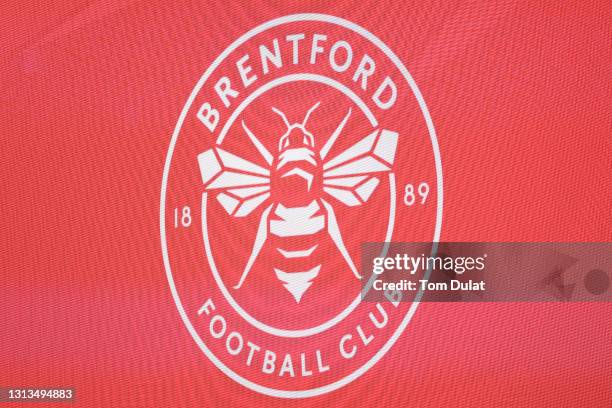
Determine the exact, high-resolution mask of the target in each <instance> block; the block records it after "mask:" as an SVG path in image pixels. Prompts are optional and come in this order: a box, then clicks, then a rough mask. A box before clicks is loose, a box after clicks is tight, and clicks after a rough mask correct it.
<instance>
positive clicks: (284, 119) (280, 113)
mask: <svg viewBox="0 0 612 408" xmlns="http://www.w3.org/2000/svg"><path fill="white" fill-rule="evenodd" d="M272 111H274V113H276V114H277V115H279V116H280V117H281V118H283V122H285V125H286V126H287V129H289V128H290V127H291V125H290V124H289V121H288V120H287V116H285V114H284V113H283V112H281V111H280V110H279V109H276V108H275V107H272Z"/></svg>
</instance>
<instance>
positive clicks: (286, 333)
mask: <svg viewBox="0 0 612 408" xmlns="http://www.w3.org/2000/svg"><path fill="white" fill-rule="evenodd" d="M297 81H312V82H318V83H322V84H325V85H327V86H330V87H332V88H334V89H336V90H338V91H340V92H342V93H343V94H344V95H345V96H346V97H347V98H349V99H350V100H352V101H353V103H355V104H356V105H357V106H358V107H359V109H361V110H362V112H363V113H364V115H365V116H366V117H367V119H368V121H369V122H370V124H371V125H372V127H373V128H376V127H377V126H378V121H377V120H376V118H375V117H374V114H373V113H372V111H371V110H370V108H369V107H368V106H367V105H366V104H365V103H364V102H363V100H362V99H361V98H360V97H359V96H357V95H356V94H355V93H354V92H353V91H352V90H350V89H348V88H347V87H346V86H345V85H344V84H341V83H339V82H338V81H336V80H335V79H332V78H329V77H326V76H323V75H318V74H310V73H303V72H302V73H297V74H289V75H285V76H282V77H280V78H276V79H274V80H272V81H270V82H267V83H266V84H265V85H262V86H260V87H259V88H257V89H256V90H255V91H253V93H251V94H250V95H249V96H248V97H247V98H246V99H245V100H244V101H242V102H241V103H240V105H238V107H237V108H236V109H235V110H234V111H233V112H232V114H231V115H230V117H229V119H228V120H227V122H225V124H224V125H223V129H222V130H221V132H220V133H219V137H218V138H217V146H220V145H221V143H223V140H224V138H225V136H226V135H227V132H228V131H229V129H230V127H231V126H232V125H233V123H234V122H235V120H236V118H237V117H238V116H239V115H240V114H241V113H242V111H243V110H244V109H246V107H247V106H248V105H250V104H251V103H252V102H253V101H254V100H255V99H257V98H258V97H260V96H261V95H263V94H264V93H265V92H267V91H269V90H271V89H273V88H275V87H277V86H280V85H284V84H286V83H291V82H297ZM206 196H207V193H203V194H202V207H201V208H202V236H203V239H204V250H205V251H206V257H207V260H208V265H209V266H210V269H211V271H212V274H213V277H214V278H215V281H216V282H217V286H219V289H220V290H221V293H222V294H223V297H225V300H227V302H228V303H229V304H230V306H231V307H232V308H233V309H234V310H235V311H236V312H237V313H238V314H239V315H240V317H242V318H243V319H244V320H246V321H247V322H248V323H250V324H251V325H252V326H254V327H255V328H257V329H259V330H261V331H263V332H265V333H267V334H270V335H273V336H278V337H290V338H299V337H307V336H313V335H315V334H319V333H322V332H324V331H326V330H328V329H330V328H332V327H334V326H335V325H337V324H338V323H340V322H341V321H342V320H344V319H345V318H346V317H347V316H348V315H350V314H351V313H352V312H353V310H355V309H356V308H357V306H359V304H360V303H361V298H362V296H363V294H362V292H361V291H360V292H359V293H358V294H357V296H356V297H355V299H353V300H352V301H351V303H349V305H348V306H347V307H346V308H344V309H343V310H342V311H341V312H340V313H338V314H337V315H336V316H334V317H333V318H331V319H329V320H327V321H325V322H323V323H321V324H318V325H316V326H311V327H307V328H305V329H283V328H280V327H275V326H271V325H269V324H266V323H264V322H262V321H260V320H258V319H256V318H255V317H253V316H252V315H251V314H250V313H249V312H247V311H246V310H244V308H243V307H242V306H240V304H239V303H238V302H237V301H236V299H234V297H233V296H232V295H231V293H230V292H229V291H228V290H227V286H225V283H224V282H223V279H221V275H220V274H219V271H218V269H217V265H216V262H215V259H214V257H213V254H212V249H211V244H210V239H209V236H208V221H207V213H206V208H207V205H206ZM396 198H397V197H396V193H395V178H394V177H393V173H390V174H389V220H388V223H387V231H386V233H385V242H388V241H390V240H391V237H392V236H393V226H394V225H395V200H396Z"/></svg>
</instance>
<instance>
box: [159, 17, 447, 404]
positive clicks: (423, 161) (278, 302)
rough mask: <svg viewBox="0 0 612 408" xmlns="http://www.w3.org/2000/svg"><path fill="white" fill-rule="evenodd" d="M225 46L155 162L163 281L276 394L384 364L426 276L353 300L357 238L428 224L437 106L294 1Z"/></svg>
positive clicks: (357, 280) (432, 231)
mask: <svg viewBox="0 0 612 408" xmlns="http://www.w3.org/2000/svg"><path fill="white" fill-rule="evenodd" d="M219 51H220V55H219V56H218V58H217V59H216V60H215V61H214V62H213V63H212V65H210V67H209V68H208V69H207V70H206V72H205V73H204V75H203V76H202V77H201V78H200V80H199V81H198V82H197V84H196V86H195V88H194V90H193V92H192V93H191V95H190V97H189V99H188V100H187V103H186V104H185V106H184V108H183V111H182V113H181V115H180V117H179V120H178V123H177V125H176V129H175V131H174V134H173V136H172V140H171V143H170V148H169V151H168V155H167V158H166V164H165V168H164V176H163V181H162V195H161V217H160V223H161V225H160V226H161V241H162V251H163V256H164V263H165V268H166V273H167V276H168V281H169V283H170V288H171V290H172V295H173V297H174V301H175V303H176V305H177V308H178V310H179V313H180V315H181V317H182V320H183V322H184V324H185V325H186V327H187V329H188V331H189V332H190V334H191V335H192V337H193V339H194V340H195V341H196V343H197V344H198V346H199V347H200V348H201V350H202V351H203V353H204V354H205V355H206V356H207V357H208V358H209V359H210V360H211V361H212V362H213V363H214V364H215V365H216V366H217V367H218V368H219V369H220V370H221V371H222V372H223V373H225V374H226V375H228V376H229V377H231V378H232V379H233V380H235V381H236V382H238V383H240V384H241V385H243V386H246V387H248V388H250V389H252V390H254V391H257V392H260V393H263V394H267V395H271V396H276V397H285V398H302V397H309V396H315V395H320V394H323V393H326V392H330V391H333V390H335V389H338V388H340V387H342V386H344V385H346V384H348V383H350V382H351V381H353V380H355V379H357V378H358V377H360V376H361V375H362V374H363V373H365V372H366V371H367V370H368V369H369V368H371V367H372V366H373V365H374V364H376V363H379V364H384V359H383V360H382V361H380V360H381V358H383V357H384V355H385V354H386V353H387V352H388V351H389V349H390V348H391V347H392V346H393V344H394V343H395V342H396V341H397V339H398V337H399V336H400V335H401V334H402V332H403V331H404V329H405V328H406V326H407V325H408V323H409V322H410V319H411V318H412V316H413V314H414V312H415V310H416V308H417V306H418V300H419V299H420V296H421V295H422V294H421V293H420V292H419V293H415V295H414V296H415V297H414V299H405V298H404V299H400V297H401V296H402V293H401V292H394V291H388V292H386V293H385V298H386V300H387V301H381V302H366V301H362V299H363V298H362V290H368V287H369V286H368V282H369V280H370V278H371V276H370V275H371V274H370V272H368V271H367V270H365V269H362V268H361V260H360V247H361V244H362V243H364V242H390V241H402V242H437V241H438V238H439V236H440V230H441V223H442V217H441V214H442V165H441V160H440V155H439V152H438V145H437V141H436V136H435V132H434V127H433V123H432V121H431V118H430V116H429V113H428V111H427V107H426V105H425V101H424V99H423V97H422V95H421V93H420V91H419V89H418V88H417V86H416V83H415V81H414V80H413V78H412V77H411V75H410V74H409V72H408V70H407V69H406V67H405V66H404V65H403V63H402V62H401V61H400V59H399V58H398V57H397V55H396V54H395V53H394V52H393V51H391V49H390V48H389V47H388V46H387V45H385V43H383V42H382V41H381V40H380V39H379V38H378V37H376V36H375V35H373V34H372V33H370V32H369V31H367V30H366V29H364V28H362V27H361V26H359V25H356V24H354V23H352V22H350V21H347V20H344V19H341V18H338V17H334V16H329V15H323V14H297V15H289V16H285V17H281V18H277V19H275V20H271V21H268V22H266V23H264V24H262V25H260V26H258V27H256V28H254V29H252V30H251V31H249V32H247V33H246V34H244V35H242V36H241V37H239V38H238V39H236V40H235V41H234V42H233V43H232V44H231V45H230V46H229V47H228V48H227V49H225V50H219ZM402 55H408V56H409V55H410V53H409V52H407V51H406V50H402ZM424 278H427V277H426V276H425V277H424ZM403 296H406V294H405V293H404V294H403ZM400 300H401V302H400Z"/></svg>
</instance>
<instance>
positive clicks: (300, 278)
mask: <svg viewBox="0 0 612 408" xmlns="http://www.w3.org/2000/svg"><path fill="white" fill-rule="evenodd" d="M319 105H320V103H319V102H317V103H316V104H314V105H313V106H312V107H311V108H310V109H309V110H308V111H307V112H306V114H305V116H304V118H303V120H302V121H301V122H299V123H293V124H291V123H290V122H289V120H288V119H287V117H286V115H285V114H284V113H283V112H282V111H281V110H279V109H277V108H275V107H272V111H273V112H274V113H276V114H278V115H279V116H280V117H281V119H282V120H283V122H284V124H285V125H286V127H287V130H286V131H285V133H284V134H283V135H282V136H280V138H279V139H278V153H277V154H276V155H272V153H270V151H268V149H267V148H266V147H265V146H264V145H263V144H262V143H261V142H260V141H259V139H258V138H257V137H256V136H255V135H254V134H253V132H252V131H251V130H250V129H249V128H248V126H247V124H246V123H245V122H244V121H242V128H243V130H244V132H245V133H246V135H247V136H248V138H249V140H250V141H251V142H252V143H253V145H254V146H255V148H256V149H257V151H258V152H259V154H260V155H261V157H262V159H263V161H264V162H265V163H266V166H260V165H258V164H255V163H253V162H251V161H248V160H246V159H243V158H241V157H240V156H238V155H236V154H233V153H231V152H228V151H226V150H224V149H222V148H221V147H218V146H216V147H213V148H211V149H208V150H206V151H205V152H203V153H200V154H199V155H198V158H197V159H198V164H199V167H200V172H201V177H202V182H203V183H204V189H205V190H206V191H208V192H210V194H214V195H216V199H217V201H218V202H219V203H220V204H221V206H222V207H223V208H224V209H225V211H226V212H227V213H228V214H229V215H231V216H233V217H247V216H249V214H251V213H252V212H253V211H254V210H255V209H257V208H259V207H260V206H265V209H264V210H263V212H262V214H261V217H260V219H259V224H258V228H257V233H256V236H255V241H254V244H253V248H252V250H251V253H250V256H249V258H248V261H247V263H246V265H245V267H244V270H243V272H242V275H241V276H240V279H239V281H238V282H236V284H235V286H234V289H239V288H240V287H242V286H243V285H244V284H245V281H246V280H247V277H248V275H249V272H250V270H251V268H252V267H253V265H254V263H255V261H256V260H257V257H258V255H259V254H260V252H261V250H262V248H263V247H264V245H265V243H266V241H267V240H268V237H269V236H270V235H273V236H275V237H278V238H280V242H282V239H283V238H290V237H307V236H310V235H314V234H316V233H318V232H320V231H323V230H326V231H327V233H328V234H329V236H330V238H331V240H332V241H333V243H334V245H335V247H336V248H337V249H338V251H339V253H340V254H341V255H342V257H343V259H344V261H345V262H346V264H347V265H348V267H349V269H350V270H351V272H352V274H353V275H354V277H355V278H356V279H361V275H360V274H359V272H358V271H357V268H356V267H355V263H354V262H353V260H352V259H351V256H350V254H349V252H348V251H347V248H346V245H345V244H344V239H343V237H342V234H341V232H340V227H339V225H338V221H337V217H336V214H335V212H334V206H333V203H334V204H335V202H336V201H338V202H340V203H342V204H343V205H347V206H359V205H363V204H365V203H367V201H368V199H369V198H370V197H371V196H372V194H373V193H374V191H375V190H376V187H377V186H378V184H379V182H380V177H381V176H382V175H384V174H385V173H389V172H391V171H392V167H393V162H394V159H395V153H396V148H397V140H398V133H397V132H394V131H391V130H387V129H376V130H374V131H373V132H371V133H370V134H369V135H367V136H365V137H363V138H362V139H361V140H360V141H359V142H357V143H355V144H354V145H353V146H351V147H350V148H348V149H346V150H344V151H343V152H341V153H340V154H338V155H336V156H334V157H333V158H331V159H329V158H328V153H329V152H330V150H331V148H332V146H333V145H334V143H335V142H336V141H337V139H338V137H340V136H341V134H342V131H343V129H344V127H345V125H346V123H347V122H348V120H349V118H350V116H351V109H349V110H348V112H347V113H346V115H345V116H344V118H343V119H342V121H341V122H340V124H339V125H338V126H337V127H336V129H335V130H334V132H333V133H332V135H331V136H330V137H329V138H328V140H327V141H326V143H325V144H324V145H323V146H322V147H321V148H320V149H318V148H317V146H316V138H315V136H314V135H313V134H312V133H311V132H310V131H309V130H308V129H307V126H306V125H307V122H308V119H309V117H310V115H311V114H312V113H313V111H315V110H316V109H317V107H318V106H319ZM290 177H297V178H299V179H302V180H303V181H304V184H305V186H304V187H305V188H306V190H307V191H306V192H305V194H303V195H301V196H300V197H307V198H306V199H305V200H303V202H301V203H295V202H291V203H290V204H287V201H286V200H285V198H286V197H287V195H289V194H288V193H289V192H284V191H280V187H279V184H278V183H276V182H275V180H282V179H285V178H290ZM318 178H319V179H320V180H317V179H318ZM315 181H319V182H315ZM330 197H331V198H332V199H333V200H330ZM317 248H318V244H317V243H313V245H310V246H307V247H303V248H287V247H281V246H278V247H277V248H276V250H277V251H278V252H279V253H280V254H281V255H282V257H283V258H286V259H287V260H289V261H290V260H292V259H296V258H302V259H307V258H309V257H311V256H312V255H313V253H314V252H315V251H317ZM320 270H321V264H313V265H312V267H311V268H309V269H308V270H305V271H292V272H287V271H283V270H281V269H280V268H273V271H274V273H275V274H276V277H277V278H278V280H279V281H280V282H281V283H282V284H283V286H284V287H285V288H286V289H287V290H288V291H289V292H290V293H291V295H292V296H293V298H294V299H295V301H296V302H298V303H299V302H300V300H301V299H302V296H303V295H304V293H305V292H306V290H307V289H308V288H309V287H310V286H311V285H312V284H313V280H314V279H315V278H316V277H317V275H318V274H319V272H320Z"/></svg>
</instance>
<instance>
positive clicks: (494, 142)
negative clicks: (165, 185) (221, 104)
mask: <svg viewBox="0 0 612 408" xmlns="http://www.w3.org/2000/svg"><path fill="white" fill-rule="evenodd" d="M302 12H317V13H326V14H332V15H336V16H339V17H342V18H346V19H349V20H351V21H353V22H355V23H357V24H359V25H361V26H363V27H364V28H366V29H367V30H369V31H371V32H374V33H375V34H376V35H377V36H378V37H379V38H381V39H382V40H383V41H384V42H385V43H386V44H387V45H388V46H389V47H390V48H392V49H393V51H394V52H395V53H396V54H397V55H398V56H399V58H400V59H401V60H402V61H403V63H404V64H405V65H406V67H407V68H408V69H409V70H410V73H411V74H412V76H413V77H414V79H415V81H416V83H417V84H418V86H419V88H420V90H421V92H422V93H423V96H424V98H425V100H426V102H427V105H428V107H429V111H430V113H431V116H432V119H433V122H434V125H435V128H436V131H437V135H438V143H439V146H440V154H441V157H442V163H443V173H444V213H443V222H442V235H441V240H442V241H486V242H494V241H552V242H555V241H559V242H572V241H578V242H582V241H585V242H590V241H594V242H600V241H610V240H611V239H612V222H611V221H612V219H611V214H612V200H611V199H610V196H611V194H610V191H611V187H612V154H611V153H612V149H611V147H612V119H611V112H610V106H611V102H612V81H611V78H612V49H611V45H610V39H611V38H612V12H611V8H610V6H609V4H608V3H607V2H604V1H599V2H597V1H596V2H576V3H575V4H569V3H567V4H566V3H559V2H553V1H549V2H532V3H526V2H521V1H493V2H456V1H438V2H435V1H426V2H421V1H418V2H417V1H415V2H412V1H409V2H388V1H385V2H369V1H367V2H366V1H362V2H344V1H339V2H333V4H332V3H330V2H309V3H304V2H280V1H279V2H254V1H241V2H238V1H235V2H227V1H223V2H222V1H206V2H202V1H199V2H159V1H148V2H136V1H118V2H66V3H63V2H54V1H48V2H39V3H32V4H24V3H23V2H20V1H10V0H9V1H8V2H4V3H3V4H2V5H1V6H0V25H1V27H2V29H1V30H0V56H1V58H0V72H1V76H0V129H1V131H2V136H1V139H0V140H1V146H2V160H0V169H1V174H2V184H1V192H0V200H1V201H0V204H1V211H2V212H1V213H2V220H3V222H2V234H1V235H0V243H1V251H0V254H1V260H2V261H1V266H2V284H1V287H2V291H1V295H0V308H1V310H2V313H1V315H2V319H0V324H1V328H0V386H3V387H7V386H71V387H74V388H75V389H76V395H77V397H76V402H75V404H76V406H82V407H96V406H101V407H102V406H104V407H123V406H130V407H140V406H142V407H170V406H177V407H178V406H186V407H187V406H206V407H214V406H219V407H221V406H224V407H225V406H244V407H251V406H262V405H265V406H268V407H277V406H278V407H281V406H284V405H286V404H287V403H288V402H287V401H286V400H282V399H275V398H272V397H268V396H264V395H261V394H258V393H256V392H253V391H251V390H248V389H246V388H244V387H242V386H240V385H239V384H237V383H235V382H234V381H232V380H231V379H230V378H228V377H226V376H225V375H224V374H222V373H221V372H220V371H219V370H218V369H217V368H216V367H215V366H214V365H213V364H212V363H211V362H210V361H209V360H208V359H207V358H206V357H205V356H204V355H203V354H202V352H201V350H200V349H199V348H198V346H197V345H196V344H195V342H194V341H193V339H192V338H191V337H190V336H189V334H188V333H187V330H186V329H185V327H184V325H183V323H182V322H181V320H180V317H179V315H178V313H177V310H176V307H175V304H174V302H173V300H172V296H171V294H170V289H169V287H168V282H167V279H166V274H165V271H164V266H163V262H162V255H161V250H160V234H159V210H160V208H159V194H160V186H161V178H162V172H163V166H164V160H165V158H166V152H167V149H168V145H169V142H170V138H171V135H172V132H173V129H174V127H175V125H176V122H177V118H178V116H179V114H180V112H181V110H182V108H183V105H184V103H185V101H186V99H187V97H188V96H189V94H190V92H191V90H192V88H193V86H194V84H195V83H196V82H197V80H198V78H200V76H201V75H202V73H203V72H204V71H205V70H206V68H207V67H208V66H209V65H210V64H211V63H212V61H213V60H214V59H215V58H216V57H217V56H218V55H219V54H220V53H221V52H222V51H223V50H224V49H225V48H226V47H227V46H228V45H230V44H231V43H232V42H233V41H234V40H235V39H236V38H238V37H239V36H241V35H242V34H244V33H245V32H246V31H248V30H249V29H251V28H253V27H255V26H257V25H259V24H261V23H263V22H265V21H267V20H270V19H273V18H276V17H280V16H283V15H287V14H293V13H302ZM611 313H612V306H611V305H610V304H606V303H588V304H587V303H567V304H565V303H546V304H544V303H542V304H539V303H521V304H519V303H503V304H479V303H475V304H461V303H449V304H443V303H425V304H422V305H420V306H419V308H418V310H417V312H416V314H415V316H414V318H413V319H412V321H411V322H410V324H409V325H408V327H407V329H406V330H405V331H404V333H403V334H402V336H401V337H400V338H399V340H398V341H397V342H396V344H395V345H394V346H393V347H392V348H391V350H390V351H389V352H388V353H387V355H386V356H385V357H384V358H383V359H382V360H381V361H379V362H378V363H377V364H376V365H375V366H374V367H373V368H372V369H370V370H369V371H368V372H367V373H365V374H364V375H363V376H361V377H360V378H359V379H357V380H356V381H354V382H352V383H350V384H349V385H347V386H345V387H343V388H341V389H339V390H336V391H334V392H331V393H328V394H325V395H322V396H317V397H313V398H309V399H303V400H296V401H291V402H290V403H291V404H294V405H295V406H300V407H301V406H304V407H315V406H359V407H361V406H364V407H367V406H386V405H398V406H419V407H437V406H449V405H453V406H470V407H471V406H487V407H488V406H512V407H519V406H521V407H522V406H539V407H558V406H572V407H609V406H611V405H612V376H611V374H612V347H611V344H612V343H611V339H612V324H611V323H610V315H611ZM34 406H39V405H34ZM58 406H64V405H61V404H59V403H58Z"/></svg>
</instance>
